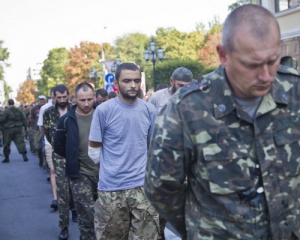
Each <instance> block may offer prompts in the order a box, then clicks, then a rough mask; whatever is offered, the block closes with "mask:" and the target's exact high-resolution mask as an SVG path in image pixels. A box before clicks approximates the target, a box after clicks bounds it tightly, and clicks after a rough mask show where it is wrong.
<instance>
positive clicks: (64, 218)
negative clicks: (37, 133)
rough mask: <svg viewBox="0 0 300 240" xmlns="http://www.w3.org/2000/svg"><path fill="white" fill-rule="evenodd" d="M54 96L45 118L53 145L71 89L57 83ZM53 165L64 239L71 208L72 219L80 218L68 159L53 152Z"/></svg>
mask: <svg viewBox="0 0 300 240" xmlns="http://www.w3.org/2000/svg"><path fill="white" fill-rule="evenodd" d="M54 96H55V101H56V103H55V105H54V106H52V107H50V108H48V109H47V110H46V111H45V112H44V119H43V124H44V125H43V128H44V131H45V135H46V138H47V140H48V141H49V142H50V144H51V145H52V146H53V145H54V135H55V131H56V128H57V124H58V122H59V119H60V118H61V117H62V116H63V115H65V114H66V113H67V111H68V110H69V109H70V107H71V104H70V103H69V101H68V97H69V90H68V88H67V87H66V86H65V85H63V84H60V85H57V86H56V87H55V89H54ZM53 165H54V171H55V175H56V188H57V204H58V213H59V227H60V228H61V232H60V234H59V239H60V240H64V239H68V237H69V230H68V228H69V215H70V210H71V211H72V220H73V221H74V222H77V221H78V219H77V213H76V210H75V205H74V202H73V197H72V193H71V189H70V181H69V178H68V177H66V175H65V170H66V159H65V158H63V157H62V156H59V155H58V154H55V153H53Z"/></svg>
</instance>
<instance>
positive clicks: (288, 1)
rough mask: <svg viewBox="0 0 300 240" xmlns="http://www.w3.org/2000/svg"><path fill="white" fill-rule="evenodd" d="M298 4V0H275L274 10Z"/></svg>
mask: <svg viewBox="0 0 300 240" xmlns="http://www.w3.org/2000/svg"><path fill="white" fill-rule="evenodd" d="M297 6H300V0H275V10H276V12H281V11H284V10H287V9H290V8H294V7H297Z"/></svg>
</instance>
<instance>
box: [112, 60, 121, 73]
mask: <svg viewBox="0 0 300 240" xmlns="http://www.w3.org/2000/svg"><path fill="white" fill-rule="evenodd" d="M120 64H121V58H120V57H117V58H116V59H115V61H114V63H113V65H112V66H111V68H110V69H111V71H112V72H116V70H117V68H118V67H119V65H120Z"/></svg>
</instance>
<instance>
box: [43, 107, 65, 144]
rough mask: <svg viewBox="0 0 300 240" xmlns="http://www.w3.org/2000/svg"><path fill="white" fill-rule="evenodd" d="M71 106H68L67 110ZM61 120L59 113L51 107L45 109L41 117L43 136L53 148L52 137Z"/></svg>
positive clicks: (55, 108)
mask: <svg viewBox="0 0 300 240" xmlns="http://www.w3.org/2000/svg"><path fill="white" fill-rule="evenodd" d="M70 106H71V105H68V110H69V109H70ZM60 118H61V116H60V113H59V111H58V109H57V107H56V106H51V107H49V108H47V109H46V110H45V112H44V115H43V128H44V131H45V136H46V138H47V141H48V142H49V143H50V144H51V145H52V146H53V143H54V135H55V132H56V127H57V124H58V122H59V119H60Z"/></svg>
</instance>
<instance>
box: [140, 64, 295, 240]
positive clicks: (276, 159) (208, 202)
mask: <svg viewBox="0 0 300 240" xmlns="http://www.w3.org/2000/svg"><path fill="white" fill-rule="evenodd" d="M201 81H202V82H201V83H200V80H199V81H198V82H193V83H191V84H189V85H188V86H186V87H183V88H182V89H181V90H180V91H178V93H176V94H175V95H174V97H173V98H172V99H171V100H170V101H169V103H168V104H167V105H166V106H165V107H164V108H163V109H162V111H161V113H160V114H159V116H158V117H157V119H156V125H155V129H154V132H153V138H152V142H151V146H150V150H149V155H148V165H147V170H146V179H145V192H146V195H147V197H148V198H149V199H150V201H151V202H152V204H153V205H154V207H155V208H156V209H157V210H158V211H159V213H160V214H161V215H162V216H163V217H165V218H166V219H167V220H168V221H170V223H171V224H172V225H173V226H174V227H175V228H176V229H177V230H178V231H179V232H180V233H181V235H182V236H183V237H184V238H188V239H202V240H203V239H204V240H206V239H213V240H216V239H300V201H299V199H300V190H299V189H300V153H299V149H300V130H299V128H300V98H299V93H300V86H299V81H300V74H299V73H298V72H297V71H295V70H292V69H288V68H283V67H282V66H280V68H279V70H278V74H277V76H276V79H275V81H274V83H273V85H272V88H271V90H270V92H269V93H268V94H267V95H265V96H264V97H262V100H261V102H260V104H259V107H258V109H257V112H256V115H255V117H254V119H252V118H251V117H250V116H249V115H248V113H246V112H244V111H243V110H242V109H241V107H240V106H239V105H237V104H236V102H235V100H234V98H233V96H232V91H231V89H230V87H229V86H228V83H227V78H226V74H225V70H224V68H223V67H221V66H220V67H219V68H218V69H217V70H216V71H214V72H212V73H210V74H207V75H206V76H204V78H203V80H201ZM186 177H187V184H186V182H185V179H186Z"/></svg>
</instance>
